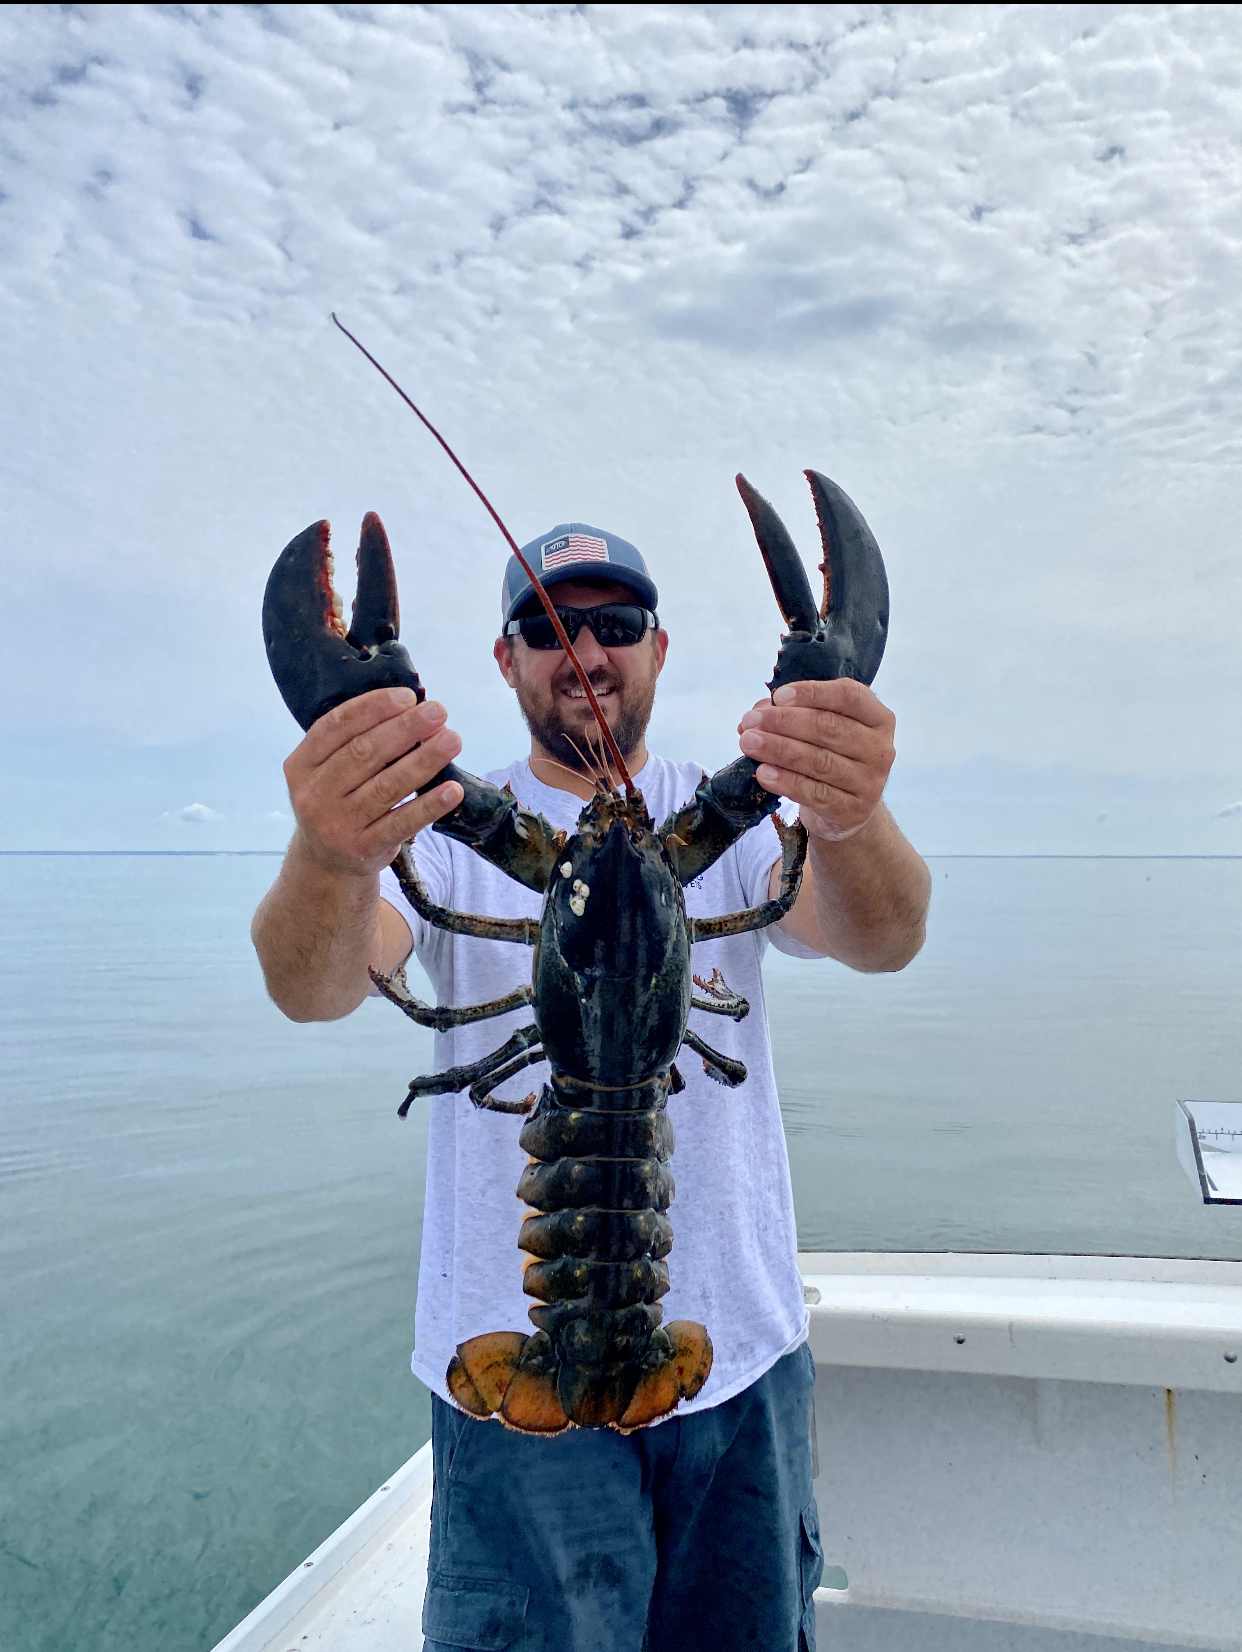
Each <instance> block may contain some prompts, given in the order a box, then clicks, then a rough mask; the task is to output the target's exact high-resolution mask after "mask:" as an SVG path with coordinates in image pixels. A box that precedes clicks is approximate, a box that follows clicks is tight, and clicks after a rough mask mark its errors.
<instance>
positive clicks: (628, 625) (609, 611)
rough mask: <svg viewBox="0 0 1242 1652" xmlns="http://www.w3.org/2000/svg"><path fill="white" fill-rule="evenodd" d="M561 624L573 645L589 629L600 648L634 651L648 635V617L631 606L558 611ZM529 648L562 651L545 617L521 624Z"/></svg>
mask: <svg viewBox="0 0 1242 1652" xmlns="http://www.w3.org/2000/svg"><path fill="white" fill-rule="evenodd" d="M556 611H557V613H558V614H559V615H560V620H561V624H562V625H563V626H564V627H565V632H566V635H567V636H568V637H569V640H570V642H571V643H573V642H577V640H578V632H579V631H580V630H581V629H582V627H583V625H584V624H586V625H589V626H590V627H591V630H592V631H593V632H594V633H595V639H596V641H597V642H598V643H599V645H600V647H601V648H632V647H633V645H634V644H635V643H636V642H640V641H641V640H642V638H643V637H645V636H646V634H647V614H646V610H645V609H643V608H636V607H634V606H633V605H631V604H630V603H628V602H605V603H603V604H601V605H600V606H599V607H598V608H558V609H557V610H556ZM518 624H519V626H520V628H521V632H522V641H523V642H524V643H525V644H526V646H527V648H559V647H560V643H559V642H558V640H557V636H556V632H555V631H554V630H553V629H552V621H551V620H550V619H549V618H548V616H547V615H546V614H529V615H528V616H527V617H526V618H525V619H523V620H520V621H519V622H518Z"/></svg>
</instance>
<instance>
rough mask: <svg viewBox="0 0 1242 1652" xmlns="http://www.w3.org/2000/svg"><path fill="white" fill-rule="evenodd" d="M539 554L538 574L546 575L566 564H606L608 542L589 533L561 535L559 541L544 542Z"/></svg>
mask: <svg viewBox="0 0 1242 1652" xmlns="http://www.w3.org/2000/svg"><path fill="white" fill-rule="evenodd" d="M539 553H540V555H541V557H542V558H543V567H542V568H541V570H540V572H541V573H545V574H546V573H547V572H548V570H549V569H551V568H563V567H564V566H565V564H566V563H567V562H607V560H608V541H607V540H606V539H597V538H596V537H595V535H594V534H589V533H563V534H562V535H561V536H560V538H559V539H547V540H545V541H544V543H543V544H542V545H541V546H540V547H539Z"/></svg>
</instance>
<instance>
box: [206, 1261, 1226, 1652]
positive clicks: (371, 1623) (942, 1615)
mask: <svg viewBox="0 0 1242 1652" xmlns="http://www.w3.org/2000/svg"><path fill="white" fill-rule="evenodd" d="M799 1265H800V1268H801V1271H802V1278H803V1286H804V1290H805V1295H806V1300H807V1303H808V1305H809V1311H810V1320H811V1330H810V1344H811V1351H812V1353H813V1354H814V1356H815V1365H816V1388H815V1438H814V1446H815V1454H816V1481H815V1490H816V1497H817V1501H818V1504H819V1512H820V1522H821V1527H822V1531H823V1542H824V1556H825V1571H824V1580H823V1585H822V1586H821V1588H820V1589H818V1590H817V1592H816V1596H815V1608H816V1622H817V1630H818V1637H819V1643H820V1646H821V1648H823V1649H825V1652H863V1649H866V1652H1137V1649H1138V1648H1140V1647H1142V1648H1145V1647H1151V1646H1158V1647H1164V1648H1172V1649H1174V1652H1190V1649H1191V1648H1194V1649H1196V1652H1242V1262H1236V1261H1211V1260H1187V1259H1181V1258H1159V1257H1132V1256H1041V1255H998V1254H955V1253H945V1252H932V1253H916V1254H904V1255H903V1254H895V1253H887V1252H883V1253H881V1252H831V1253H819V1254H812V1253H806V1254H803V1255H801V1256H800V1257H799ZM481 1426H482V1425H481ZM431 1480H432V1473H431V1447H430V1446H429V1445H427V1446H424V1447H423V1448H422V1450H421V1451H418V1452H416V1453H415V1454H414V1456H413V1457H411V1458H410V1460H409V1461H408V1462H407V1463H404V1464H403V1465H402V1466H401V1467H400V1468H399V1469H398V1470H397V1472H396V1473H395V1474H394V1475H392V1476H391V1478H390V1479H388V1480H386V1481H385V1482H384V1484H383V1485H382V1486H381V1487H380V1488H379V1489H378V1490H377V1491H376V1492H375V1493H374V1494H373V1495H372V1496H371V1497H370V1498H368V1499H367V1501H366V1502H365V1503H364V1504H363V1505H362V1507H361V1508H359V1509H358V1510H356V1511H355V1513H354V1514H352V1515H351V1516H350V1517H349V1519H348V1520H346V1521H345V1522H344V1524H343V1525H341V1526H340V1527H339V1528H338V1529H337V1530H336V1531H335V1532H333V1533H332V1535H331V1536H330V1537H329V1538H327V1539H326V1540H325V1541H324V1542H323V1543H322V1544H320V1546H319V1548H317V1549H316V1550H315V1552H314V1553H313V1554H311V1555H309V1556H308V1557H307V1558H306V1560H304V1561H303V1562H302V1564H301V1565H300V1566H299V1567H298V1568H297V1569H296V1570H295V1571H293V1572H292V1573H291V1574H290V1575H289V1576H288V1577H287V1578H285V1580H284V1581H283V1582H282V1583H280V1584H279V1585H277V1587H276V1588H275V1589H273V1590H272V1592H271V1594H269V1595H268V1596H267V1598H266V1599H265V1600H263V1601H261V1602H260V1603H259V1605H257V1606H256V1607H255V1609H254V1610H253V1611H252V1612H251V1613H250V1614H249V1616H248V1617H246V1618H245V1619H244V1620H243V1621H242V1622H241V1623H239V1624H238V1625H237V1627H236V1628H235V1629H234V1630H233V1631H232V1632H231V1633H230V1634H228V1635H226V1636H225V1638H224V1639H223V1640H222V1641H220V1642H219V1644H218V1646H217V1647H216V1649H215V1652H397V1649H398V1648H399V1649H400V1652H411V1649H415V1648H418V1647H420V1646H421V1644H422V1640H421V1633H422V1632H421V1628H420V1618H421V1612H422V1602H423V1591H424V1588H425V1586H426V1581H427V1547H428V1537H429V1529H430V1527H429V1522H430V1513H431Z"/></svg>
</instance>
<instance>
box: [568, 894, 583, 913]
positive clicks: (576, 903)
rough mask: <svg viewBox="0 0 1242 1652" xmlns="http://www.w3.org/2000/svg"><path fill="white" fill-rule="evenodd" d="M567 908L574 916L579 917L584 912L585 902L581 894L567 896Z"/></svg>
mask: <svg viewBox="0 0 1242 1652" xmlns="http://www.w3.org/2000/svg"><path fill="white" fill-rule="evenodd" d="M569 910H570V911H571V912H572V913H573V915H574V917H575V918H581V917H582V916H583V914H584V913H585V912H586V902H585V901H584V900H583V898H582V896H581V895H571V896H570V897H569Z"/></svg>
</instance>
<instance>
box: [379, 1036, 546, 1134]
mask: <svg viewBox="0 0 1242 1652" xmlns="http://www.w3.org/2000/svg"><path fill="white" fill-rule="evenodd" d="M538 1042H539V1029H538V1028H537V1027H535V1026H533V1025H532V1026H529V1027H521V1028H519V1030H518V1031H517V1032H515V1033H514V1035H513V1037H512V1038H510V1039H508V1040H507V1042H505V1043H504V1044H502V1045H501V1046H500V1048H499V1049H498V1050H493V1051H492V1053H491V1055H485V1056H484V1057H483V1058H482V1060H480V1061H471V1062H468V1063H467V1064H466V1065H465V1066H464V1067H450V1068H449V1070H448V1071H447V1072H446V1073H427V1074H426V1075H425V1076H424V1077H422V1078H412V1079H411V1080H410V1088H409V1093H408V1094H407V1096H406V1098H405V1100H404V1101H403V1102H402V1103H401V1105H400V1107H398V1108H397V1117H398V1118H401V1119H403V1118H404V1117H405V1115H406V1114H407V1113H408V1112H409V1110H410V1103H411V1102H412V1101H413V1100H414V1098H415V1096H443V1095H449V1094H451V1093H452V1092H453V1091H455V1090H464V1089H465V1088H466V1087H467V1085H470V1084H477V1083H478V1082H479V1081H480V1080H481V1079H492V1080H495V1081H496V1082H499V1079H498V1077H497V1075H498V1074H499V1072H500V1069H501V1068H502V1067H505V1066H507V1065H508V1064H509V1062H511V1061H512V1060H513V1059H514V1057H515V1056H519V1055H522V1054H524V1053H525V1051H527V1050H529V1049H530V1048H531V1046H532V1045H534V1044H538ZM514 1070H515V1071H516V1069H514Z"/></svg>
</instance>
